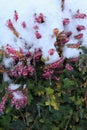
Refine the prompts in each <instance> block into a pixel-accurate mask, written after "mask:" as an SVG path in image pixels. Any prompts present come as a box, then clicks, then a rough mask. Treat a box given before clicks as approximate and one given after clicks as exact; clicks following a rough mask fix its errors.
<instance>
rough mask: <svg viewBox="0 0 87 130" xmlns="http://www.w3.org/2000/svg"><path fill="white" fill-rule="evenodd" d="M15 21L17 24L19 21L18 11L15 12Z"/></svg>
mask: <svg viewBox="0 0 87 130" xmlns="http://www.w3.org/2000/svg"><path fill="white" fill-rule="evenodd" d="M14 20H15V21H16V22H17V20H18V13H17V11H16V10H15V11H14Z"/></svg>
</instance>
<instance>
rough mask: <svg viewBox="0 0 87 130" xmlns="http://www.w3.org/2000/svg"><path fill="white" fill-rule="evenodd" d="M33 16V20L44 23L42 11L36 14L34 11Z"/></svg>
mask: <svg viewBox="0 0 87 130" xmlns="http://www.w3.org/2000/svg"><path fill="white" fill-rule="evenodd" d="M34 18H35V22H37V23H44V22H45V16H44V15H43V13H40V14H39V15H38V16H37V14H36V13H35V14H34Z"/></svg>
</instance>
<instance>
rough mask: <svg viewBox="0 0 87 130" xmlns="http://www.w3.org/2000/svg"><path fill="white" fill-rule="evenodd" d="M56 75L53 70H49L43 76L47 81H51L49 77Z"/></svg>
mask: <svg viewBox="0 0 87 130" xmlns="http://www.w3.org/2000/svg"><path fill="white" fill-rule="evenodd" d="M53 73H54V71H53V70H47V71H44V73H43V74H42V76H43V77H44V78H45V79H49V77H50V76H51V75H52V74H53Z"/></svg>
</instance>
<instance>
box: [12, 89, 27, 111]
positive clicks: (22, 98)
mask: <svg viewBox="0 0 87 130" xmlns="http://www.w3.org/2000/svg"><path fill="white" fill-rule="evenodd" d="M11 105H12V106H15V108H16V109H20V108H21V107H25V106H26V105H27V96H26V95H25V94H24V93H23V92H22V91H16V92H13V93H12V99H11Z"/></svg>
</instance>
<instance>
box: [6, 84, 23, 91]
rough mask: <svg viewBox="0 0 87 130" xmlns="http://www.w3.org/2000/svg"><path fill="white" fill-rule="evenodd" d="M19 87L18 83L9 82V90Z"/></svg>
mask: <svg viewBox="0 0 87 130" xmlns="http://www.w3.org/2000/svg"><path fill="white" fill-rule="evenodd" d="M19 87H20V84H14V83H11V84H10V85H9V86H8V88H9V90H16V89H18V88H19Z"/></svg>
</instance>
